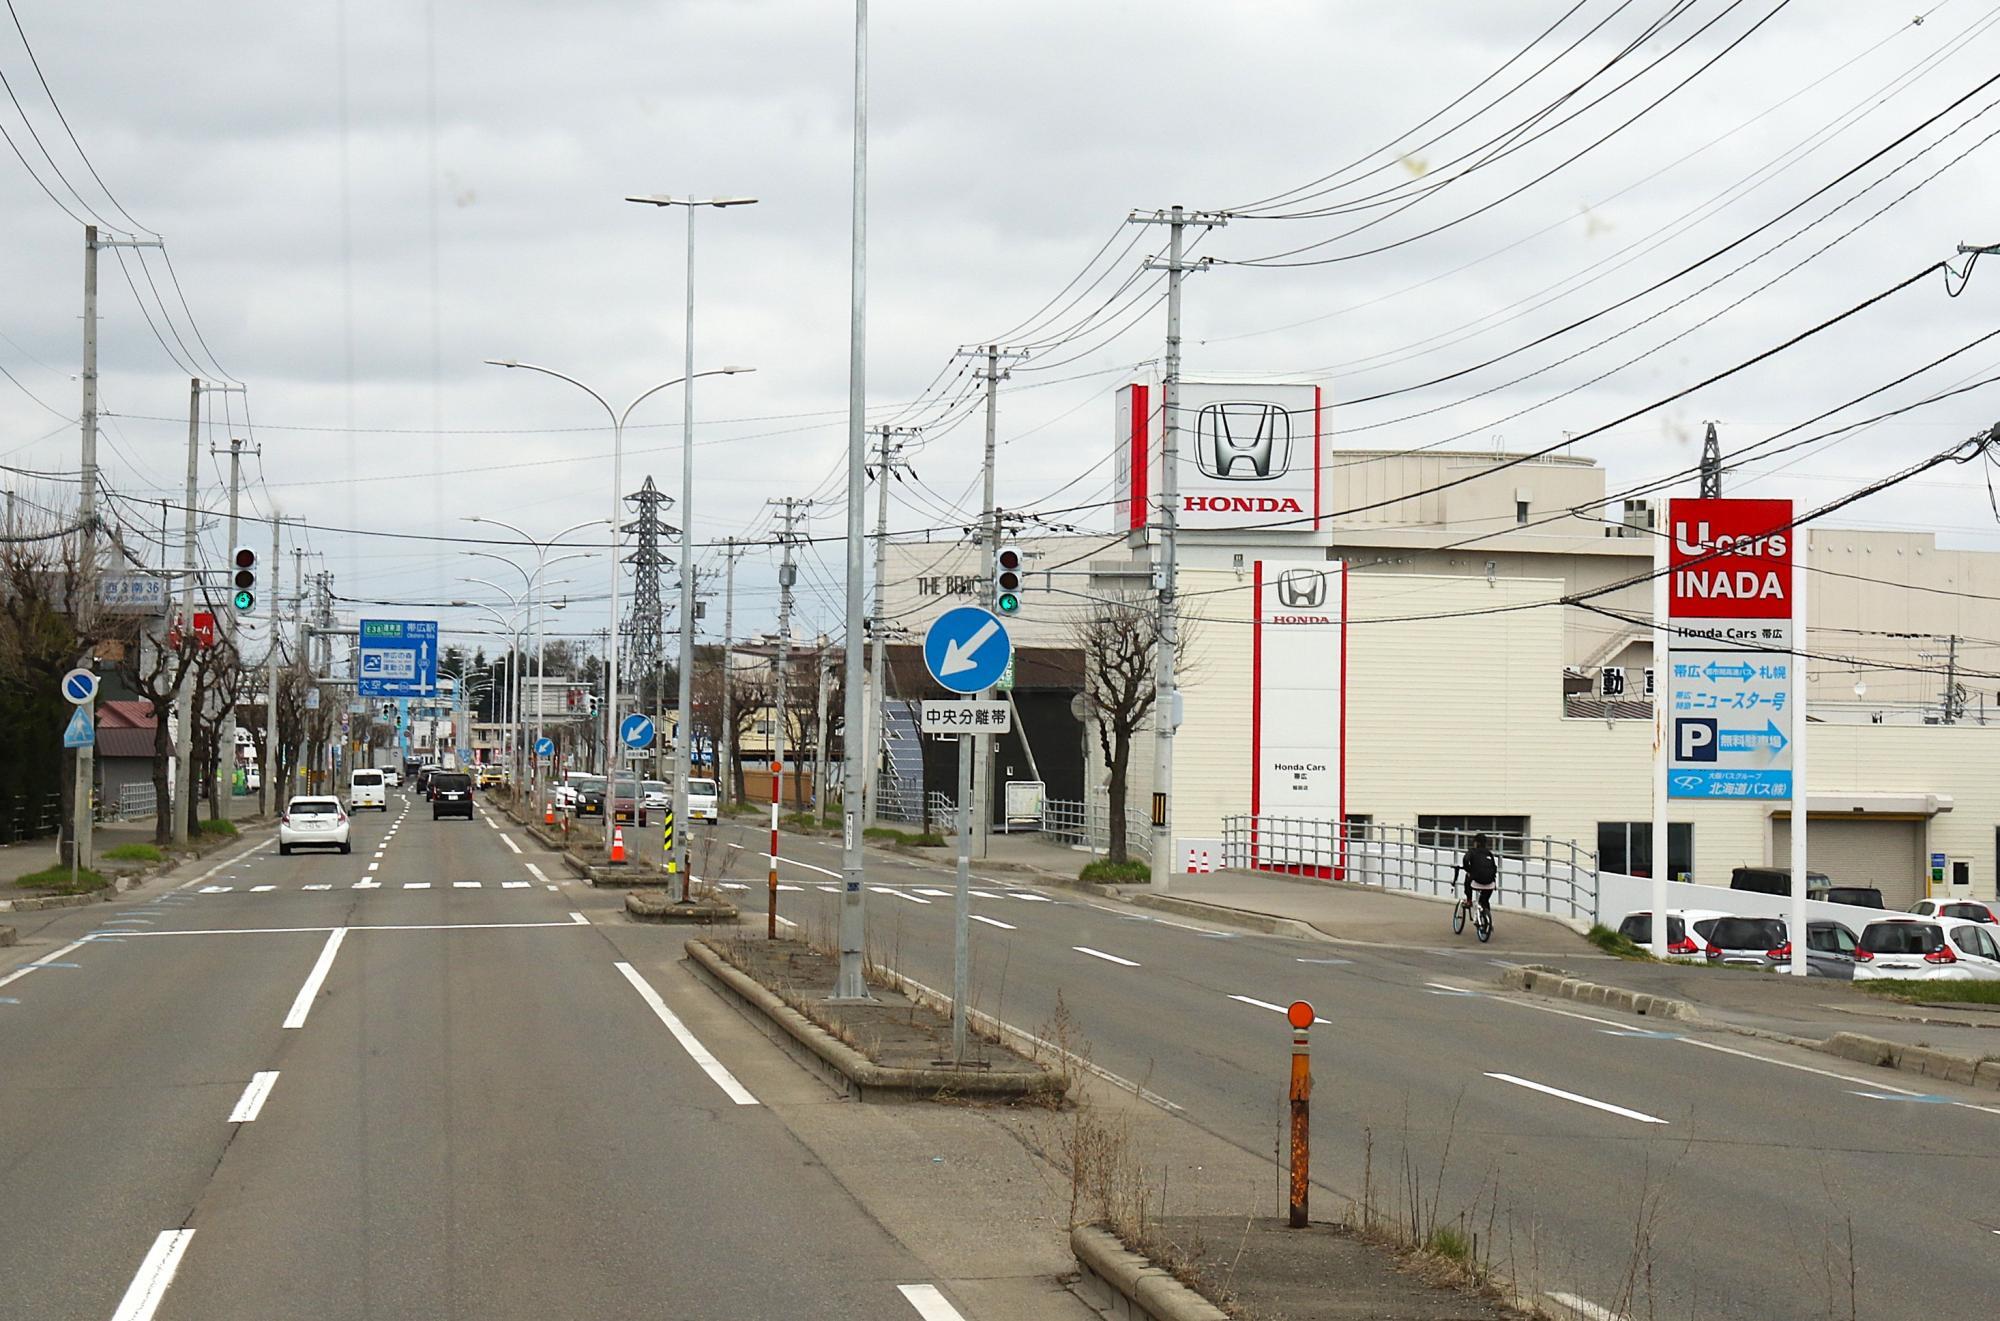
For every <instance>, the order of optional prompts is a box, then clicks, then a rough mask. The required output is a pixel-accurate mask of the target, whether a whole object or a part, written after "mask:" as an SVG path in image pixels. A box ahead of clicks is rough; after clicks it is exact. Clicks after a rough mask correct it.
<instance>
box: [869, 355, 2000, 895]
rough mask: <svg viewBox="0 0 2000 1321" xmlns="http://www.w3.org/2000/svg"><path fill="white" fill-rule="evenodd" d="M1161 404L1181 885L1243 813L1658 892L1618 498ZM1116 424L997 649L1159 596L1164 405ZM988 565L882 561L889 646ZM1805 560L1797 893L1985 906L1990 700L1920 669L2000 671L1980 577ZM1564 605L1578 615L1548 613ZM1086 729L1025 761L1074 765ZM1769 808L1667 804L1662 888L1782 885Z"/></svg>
mask: <svg viewBox="0 0 2000 1321" xmlns="http://www.w3.org/2000/svg"><path fill="white" fill-rule="evenodd" d="M1181 407H1182V409H1183V418H1184V423H1185V424H1184V425H1183V427H1182V428H1181V429H1180V441H1181V445H1180V449H1181V452H1180V453H1179V454H1178V455H1175V456H1172V461H1173V462H1175V464H1176V476H1177V478H1178V482H1179V487H1180V489H1179V492H1178V505H1179V509H1180V529H1181V531H1180V539H1179V546H1178V556H1177V557H1178V562H1179V573H1178V576H1177V586H1178V590H1179V596H1180V602H1181V618H1182V620H1183V625H1182V626H1183V629H1184V632H1185V634H1186V637H1187V643H1186V659H1185V662H1184V665H1183V668H1182V671H1181V685H1182V692H1183V704H1182V723H1181V724H1180V726H1179V729H1178V732H1177V736H1176V739H1175V777H1174V779H1175V784H1174V786H1173V789H1174V792H1173V795H1172V803H1173V833H1174V836H1175V838H1176V840H1177V841H1178V842H1179V845H1178V847H1177V848H1176V854H1175V858H1176V861H1177V863H1181V864H1184V862H1185V851H1186V845H1187V844H1188V843H1191V842H1194V843H1198V842H1200V841H1211V842H1212V841H1218V840H1220V839H1222V838H1223V836H1224V835H1225V832H1226V829H1227V825H1228V823H1229V822H1230V820H1231V819H1232V818H1235V819H1237V822H1236V824H1237V825H1238V826H1239V827H1240V826H1241V824H1242V820H1241V819H1243V818H1249V817H1254V816H1263V817H1265V818H1273V819H1275V818H1286V819H1307V820H1315V821H1324V822H1334V821H1338V820H1341V819H1342V818H1345V819H1346V820H1347V821H1348V822H1349V823H1350V825H1351V827H1352V828H1353V829H1354V830H1355V831H1357V832H1361V831H1374V832H1378V833H1382V832H1388V831H1390V830H1393V829H1406V830H1412V831H1416V830H1421V831H1424V832H1426V833H1434V834H1435V836H1436V837H1445V836H1446V834H1447V832H1451V831H1457V830H1472V829H1486V830H1491V831H1495V832H1498V833H1503V834H1513V835H1524V836H1544V837H1552V838H1555V839H1557V840H1562V841H1574V842H1575V843H1576V845H1577V846H1578V848H1580V849H1582V850H1586V851H1590V852H1592V853H1595V854H1596V855H1597V856H1598V859H1599V863H1600V865H1601V866H1602V867H1603V868H1604V869H1605V870H1607V871H1623V872H1631V873H1635V874H1646V873H1649V872H1650V870H1651V868H1652V858H1653V852H1654V850H1653V848H1652V840H1651V833H1652V832H1651V824H1650V821H1651V811H1652V807H1651V804H1652V742H1653V722H1652V713H1651V702H1650V700H1649V694H1650V691H1651V687H1652V684H1651V677H1652V676H1651V674H1650V670H1651V664H1652V655H1651V636H1650V630H1649V627H1648V625H1647V621H1648V620H1649V619H1650V616H1651V609H1652V589H1651V584H1650V582H1648V581H1647V576H1648V575H1649V574H1651V572H1652V569H1653V555H1654V541H1655V539H1656V537H1657V536H1658V535H1659V534H1660V533H1661V532H1663V531H1664V527H1663V526H1662V520H1661V519H1660V517H1659V512H1660V510H1661V508H1662V506H1661V504H1659V503H1657V502H1649V501H1645V500H1629V501H1617V500H1608V499H1607V492H1606V487H1605V476H1604V473H1603V471H1602V470H1601V469H1600V468H1598V467H1597V466H1596V465H1595V464H1594V463H1593V462H1592V461H1590V460H1587V459H1581V458H1569V457H1545V458H1533V459H1526V460H1523V459H1522V458H1521V457H1520V456H1515V455H1508V454H1502V453H1493V452H1478V453H1473V452H1449V451H1426V452H1420V453H1414V454H1413V453H1408V452H1396V453H1387V452H1374V451H1363V450H1349V449H1335V448H1333V447H1332V445H1331V444H1330V439H1331V435H1330V427H1329V416H1328V412H1327V410H1326V408H1325V405H1324V401H1323V400H1322V398H1321V396H1320V393H1319V391H1318V388H1317V387H1314V386H1310V385H1276V386H1273V385H1269V384H1262V385H1243V384H1217V383H1200V382H1190V383H1186V384H1184V385H1183V386H1182V389H1181ZM1116 426H1117V445H1118V451H1117V454H1116V456H1115V462H1116V466H1117V475H1116V478H1115V480H1114V482H1113V488H1112V492H1111V494H1112V496H1113V499H1114V500H1115V502H1116V503H1115V504H1114V506H1113V508H1114V511H1115V514H1116V518H1115V522H1114V526H1113V528H1112V529H1111V530H1110V531H1108V532H1107V533H1103V534H1097V535H1079V536H1065V537H1047V538H1037V539H1032V540H1026V541H1022V542H1019V543H1017V544H1019V545H1021V547H1022V548H1023V550H1024V551H1025V552H1026V556H1027V561H1028V573H1027V581H1026V590H1025V592H1024V593H1023V607H1022V610H1021V613H1020V614H1019V615H1018V616H1016V617H1015V618H1014V619H1013V620H1011V621H1010V622H1009V625H1008V627H1009V629H1010V631H1011V632H1012V633H1013V634H1014V636H1015V640H1016V641H1017V643H1025V644H1029V645H1035V646H1044V647H1056V648H1060V647H1064V646H1074V645H1075V639H1074V637H1073V635H1072V628H1073V624H1074V621H1075V620H1076V619H1077V618H1078V617H1079V616H1080V615H1081V614H1082V613H1083V612H1085V611H1087V610H1088V609H1089V608H1090V606H1091V604H1092V603H1093V601H1094V600H1098V599H1103V598H1125V599H1140V600H1149V599H1150V598H1151V595H1152V562H1153V556H1154V553H1155V551H1156V546H1155V544H1154V534H1153V533H1151V532H1149V531H1148V530H1147V528H1146V522H1147V518H1148V511H1149V509H1150V508H1151V506H1152V504H1153V502H1155V501H1157V499H1158V498H1159V487H1160V476H1161V472H1162V464H1163V463H1164V462H1166V461H1168V456H1167V455H1166V454H1165V453H1164V448H1163V440H1164V437H1163V435H1162V428H1161V426H1160V416H1159V402H1158V394H1157V387H1155V386H1149V385H1144V384H1135V385H1132V386H1128V387H1126V388H1125V389H1123V390H1120V391H1119V392H1118V402H1117V416H1116ZM1412 491H1420V492H1423V494H1421V495H1416V496H1410V495H1407V494H1405V493H1407V492H1412ZM1689 493H1690V494H1691V492H1689ZM1744 493H1745V494H1757V495H1773V494H1782V492H1777V491H1772V490H1769V489H1757V490H1751V491H1746V492H1744ZM1079 494H1080V495H1082V494H1083V493H1079ZM979 555H980V552H979V548H978V547H977V546H972V545H968V544H965V543H958V544H954V545H932V546H926V545H900V546H895V547H892V548H891V551H890V559H889V573H888V579H887V587H886V593H885V599H886V613H887V616H888V619H889V621H890V623H891V625H892V626H893V627H900V628H903V629H906V630H909V631H910V632H911V634H913V635H914V634H920V633H921V630H922V628H923V627H924V625H925V624H926V623H927V622H928V621H929V620H930V619H931V618H933V617H934V616H935V615H936V614H937V613H938V612H939V611H941V610H943V609H946V608H949V607H951V606H953V605H958V604H963V603H965V602H967V601H969V600H972V599H975V598H976V597H977V596H978V595H979V594H980V593H982V592H983V591H984V587H985V584H984V580H983V579H982V578H980V576H979V563H980V559H979ZM1808 562H1809V564H1810V565H1811V569H1812V574H1813V577H1812V592H1811V594H1810V608H1811V618H1810V621H1809V627H1808V630H1807V645H1806V650H1807V651H1809V652H1810V653H1811V654H1812V655H1813V657H1815V659H1813V660H1811V661H1810V662H1809V664H1808V667H1807V696H1806V701H1805V707H1806V730H1807V738H1808V740H1809V746H1810V749H1811V754H1810V763H1809V764H1810V779H1809V782H1808V785H1807V791H1806V797H1807V805H1808V809H1809V811H1810V813H1811V821H1812V827H1813V829H1812V831H1811V834H1810V836H1809V843H1810V849H1811V864H1812V866H1813V868H1814V869H1815V870H1819V871H1824V872H1826V873H1828V874H1829V875H1830V876H1832V877H1833V878H1834V879H1835V880H1836V881H1837V882H1840V883H1847V884H1861V885H1868V884H1873V885H1879V886H1880V887H1881V888H1882V890H1883V892H1884V895H1885V899H1886V901H1887V902H1888V903H1889V905H1890V906H1891V907H1901V906H1903V905H1905V904H1907V903H1909V902H1912V901H1913V900H1915V899H1916V898H1918V897H1920V896H1921V895H1922V894H1923V893H1924V892H1925V889H1926V888H1927V887H1931V886H1933V885H1935V884H1942V885H1943V886H1946V887H1949V888H1952V889H1954V890H1957V891H1959V892H1961V893H1972V894H1977V895H1981V896H1987V897H1991V896H1993V895H1994V893H1995V882H1996V866H2000V852H1996V843H1997V842H2000V759H1996V757H1995V755H1994V754H1995V753H1996V752H2000V692H1996V691H1995V688H1994V681H1991V680H1984V679H1978V680H1974V679H1963V680H1961V681H1960V682H1959V683H1958V684H1957V685H1956V686H1954V687H1950V688H1949V689H1948V687H1947V684H1946V676H1945V670H1946V668H1947V664H1948V662H1946V661H1944V660H1940V661H1938V662H1933V661H1931V660H1929V659H1926V658H1927V657H1932V656H1936V657H1939V658H1946V657H1949V656H1951V655H1952V654H1953V653H1955V654H1956V656H1957V657H1958V659H1957V662H1956V663H1957V665H1958V667H1959V670H1960V672H1961V673H1970V674H1979V673H1982V672H1986V673H1990V672H1991V671H1992V670H1993V669H1994V668H1995V667H1994V666H1993V665H1992V664H1991V661H1992V647H1993V644H1992V643H1991V642H1987V643H1985V644H1984V645H1986V647H1987V648H1988V650H1987V651H1986V652H1985V653H1983V654H1984V657H1985V659H1984V660H1983V661H1981V660H1977V659H1975V658H1977V657H1980V656H1981V655H1982V653H1981V652H1980V651H1979V650H1978V649H1977V648H1978V646H1979V645H1980V640H1983V639H1987V640H1990V639H1996V638H2000V555H1996V554H1992V553H1988V552H1979V551H1961V550H1952V549H1941V548H1939V547H1938V546H1937V545H1936V541H1935V537H1934V536H1933V535H1932V534H1930V533H1924V532H1879V531H1864V530H1846V529H1838V528H1834V529H1826V528H1818V527H1815V528H1812V529H1811V530H1810V557H1809V561H1808ZM1585 594H1588V595H1589V596H1590V598H1591V602H1592V604H1593V605H1595V606H1597V607H1599V609H1598V610H1585V609H1581V608H1578V607H1576V606H1573V605H1565V604H1563V601H1564V600H1565V599H1566V598H1574V597H1576V596H1579V595H1585ZM1982 684H1984V685H1985V686H1984V687H1982V686H1981V685H1982ZM921 695H922V694H915V693H912V694H902V695H901V696H903V697H918V696H921ZM895 696H897V695H896V694H892V698H893V697H895ZM1085 718H1086V719H1088V718H1089V716H1088V713H1087V712H1086V713H1085ZM1989 722H1991V723H1989ZM1795 728H1796V726H1795ZM1085 732H1086V731H1083V730H1078V731H1077V732H1076V737H1064V738H1059V739H1056V740H1054V742H1055V744H1056V746H1054V747H1050V748H1046V749H1039V748H1038V749H1035V751H1036V753H1037V755H1038V758H1039V759H1040V760H1041V761H1043V762H1046V761H1049V760H1051V759H1059V758H1069V757H1077V756H1080V755H1081V749H1082V748H1084V747H1085V746H1089V747H1091V748H1095V746H1096V742H1095V739H1094V738H1092V739H1090V740H1089V741H1088V743H1086V741H1085V739H1084V737H1083V735H1084V733H1085ZM1152 759H1153V749H1152V740H1151V739H1150V738H1142V739H1141V740H1140V741H1139V743H1138V745H1137V746H1136V747H1135V749H1134V755H1133V759H1132V773H1133V783H1132V787H1131V797H1130V805H1131V806H1132V807H1134V808H1137V809H1140V810H1141V811H1142V812H1143V809H1144V806H1145V804H1146V803H1147V801H1148V799H1149V795H1150V793H1151V790H1152V787H1153V786H1152V784H1151V776H1152ZM1002 760H1003V761H1005V760H1007V758H1006V757H1005V756H1004V751H1003V757H1002ZM1014 760H1016V761H1020V760H1025V759H1020V758H1015V759H1014ZM1092 760H1096V759H1095V758H1093V759H1092ZM1102 783H1103V768H1102V766H1101V764H1099V765H1095V766H1089V767H1086V774H1085V784H1086V786H1087V788H1086V792H1087V793H1093V794H1097V795H1099V796H1100V797H1101V794H1102ZM1001 797H1002V790H1001V789H1000V788H999V787H998V786H996V788H995V801H1000V799H1001ZM1790 806H1791V805H1790V803H1789V802H1787V801H1777V802H1771V801H1764V802H1755V801H1717V802H1706V801H1679V800H1677V801H1676V802H1675V804H1674V807H1673V811H1672V813H1671V820H1672V829H1671V831H1670V840H1669V843H1670V853H1671V856H1670V858H1669V859H1668V862H1669V866H1670V870H1671V872H1672V873H1675V874H1682V873H1686V874H1691V875H1692V877H1693V878H1694V879H1695V880H1697V881H1703V882H1707V883H1711V884H1722V885H1726V884H1728V880H1729V873H1730V870H1731V869H1732V868H1734V867H1737V866H1740V865H1746V864H1765V863H1775V864H1776V865H1780V866H1782V865H1785V863H1786V862H1787V860H1788V857H1789V839H1790V835H1789V827H1790ZM1933 878H1936V879H1935V880H1934V879H1933Z"/></svg>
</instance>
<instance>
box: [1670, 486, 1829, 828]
mask: <svg viewBox="0 0 2000 1321" xmlns="http://www.w3.org/2000/svg"><path fill="white" fill-rule="evenodd" d="M1667 521H1668V525H1669V536H1670V541H1669V543H1668V552H1667V554H1668V572H1669V579H1668V610H1667V614H1668V623H1669V625H1670V638H1671V641H1670V646H1669V649H1668V662H1667V670H1666V690H1665V698H1666V702H1667V708H1666V732H1667V738H1668V747H1667V793H1668V794H1669V796H1671V797H1674V798H1760V799H1780V798H1786V799H1788V798H1790V797H1791V796H1792V751H1791V747H1792V729H1793V726H1792V721H1793V719H1794V711H1795V707H1796V704H1797V703H1796V697H1795V696H1794V694H1795V693H1796V692H1797V691H1798V690H1797V688H1796V687H1795V681H1796V679H1797V678H1798V677H1799V676H1797V675H1796V674H1795V673H1794V669H1795V667H1796V665H1797V661H1796V658H1795V657H1794V655H1793V653H1792V630H1793V628H1794V627H1795V625H1794V624H1793V621H1792V617H1791V616H1792V538H1793V536H1794V532H1793V529H1792V527H1791V522H1792V503H1791V501H1789V500H1675V501H1672V502H1671V503H1670V505H1669V513H1668V520H1667Z"/></svg>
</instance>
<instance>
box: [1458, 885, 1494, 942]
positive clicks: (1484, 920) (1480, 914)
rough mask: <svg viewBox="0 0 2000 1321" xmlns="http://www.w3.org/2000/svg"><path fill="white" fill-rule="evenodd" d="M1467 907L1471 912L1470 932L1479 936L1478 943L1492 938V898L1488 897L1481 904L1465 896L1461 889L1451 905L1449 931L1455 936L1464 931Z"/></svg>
mask: <svg viewBox="0 0 2000 1321" xmlns="http://www.w3.org/2000/svg"><path fill="white" fill-rule="evenodd" d="M1468 909H1470V910H1471V913H1472V934H1473V935H1475V936H1478V937H1479V943H1480V944H1482V945H1483V944H1485V943H1486V942H1487V941H1489V940H1491V939H1493V903H1492V900H1491V899H1489V900H1488V901H1487V902H1485V903H1483V904H1479V903H1474V902H1473V901H1472V900H1471V899H1469V898H1467V897H1466V895H1465V892H1464V891H1463V890H1461V891H1459V895H1458V898H1457V899H1456V900H1455V901H1454V902H1453V903H1452V906H1451V933H1452V934H1453V935H1454V936H1456V935H1459V934H1461V933H1462V932H1464V930H1465V916H1466V911H1467V910H1468Z"/></svg>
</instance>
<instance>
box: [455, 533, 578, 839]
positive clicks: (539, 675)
mask: <svg viewBox="0 0 2000 1321" xmlns="http://www.w3.org/2000/svg"><path fill="white" fill-rule="evenodd" d="M465 521H466V522H468V523H491V524H493V526H495V527H504V528H506V529H507V530H508V531H509V532H512V533H513V534H514V535H515V536H517V537H519V538H521V540H523V541H525V542H527V543H528V544H529V545H530V546H533V547H534V548H535V577H536V578H537V579H539V578H540V577H541V575H542V571H543V570H544V569H546V568H548V555H549V551H550V549H551V548H552V547H554V546H555V544H556V543H557V542H559V541H561V540H562V539H563V538H564V537H566V536H568V535H569V534H570V533H572V532H581V531H582V530H583V529H584V528H587V527H597V526H599V525H600V524H602V523H603V522H604V520H603V519H601V518H590V519H585V520H584V521H583V522H581V523H573V524H571V525H570V526H568V527H566V528H564V529H563V530H562V531H560V532H558V533H556V534H555V535H554V536H553V537H550V538H549V539H548V540H547V541H537V540H535V538H533V537H531V536H529V535H528V533H527V532H526V531H525V530H523V529H521V528H518V527H516V526H515V525H514V524H512V523H509V522H507V521H506V520H505V519H502V518H488V517H485V516H484V515H481V514H472V515H470V516H468V517H467V518H466V520H465ZM589 553H590V552H579V554H582V555H585V556H587V555H588V554H589ZM511 562H512V561H509V563H511ZM554 608H555V609H558V610H560V609H562V607H561V606H556V607H554ZM533 618H534V629H535V743H536V745H537V746H539V745H540V744H541V741H542V707H543V705H544V702H543V697H542V694H543V692H544V691H546V687H547V681H548V673H547V668H548V648H547V647H546V646H545V645H544V644H543V639H542V617H541V614H540V612H539V611H536V612H535V613H534V616H533ZM532 764H533V765H534V767H535V772H534V775H533V776H532V777H531V780H530V783H531V785H532V787H533V790H534V797H535V798H536V799H539V798H540V797H541V796H542V768H541V765H540V763H539V761H537V762H535V763H532Z"/></svg>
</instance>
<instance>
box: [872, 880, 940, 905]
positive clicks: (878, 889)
mask: <svg viewBox="0 0 2000 1321" xmlns="http://www.w3.org/2000/svg"><path fill="white" fill-rule="evenodd" d="M868 888H869V889H871V890H873V891H874V892H875V893H876V894H893V895H895V896H896V897H897V898H898V899H907V900H909V901H910V902H911V903H913V904H923V905H924V906H925V907H929V906H930V902H931V901H930V900H928V899H919V898H918V897H917V896H916V895H913V894H907V893H905V892H904V891H902V890H891V889H890V888H889V887H888V886H886V885H871V886H869V887H868Z"/></svg>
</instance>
